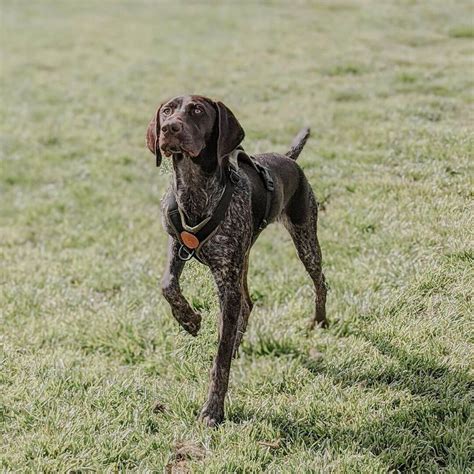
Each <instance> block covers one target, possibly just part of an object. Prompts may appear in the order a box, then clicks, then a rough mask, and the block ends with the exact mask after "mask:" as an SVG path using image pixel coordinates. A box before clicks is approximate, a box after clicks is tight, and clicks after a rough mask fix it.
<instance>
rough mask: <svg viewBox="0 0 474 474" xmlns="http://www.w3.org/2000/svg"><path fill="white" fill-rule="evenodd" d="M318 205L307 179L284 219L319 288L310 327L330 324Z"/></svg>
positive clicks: (294, 197) (304, 263)
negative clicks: (328, 320)
mask: <svg viewBox="0 0 474 474" xmlns="http://www.w3.org/2000/svg"><path fill="white" fill-rule="evenodd" d="M317 220H318V204H317V202H316V199H315V198H314V195H313V192H312V190H311V189H310V188H309V185H307V183H306V182H304V183H303V189H301V190H300V191H299V192H298V191H297V193H296V195H295V196H293V198H292V202H290V205H289V206H288V208H287V209H286V216H285V217H284V219H283V223H284V225H285V227H286V228H287V229H288V232H289V233H290V235H291V238H292V239H293V242H294V244H295V246H296V251H297V252H298V256H299V258H300V260H301V261H302V262H303V265H304V266H305V268H306V271H307V272H308V273H309V275H310V277H311V279H312V280H313V283H314V289H315V305H316V309H315V313H314V316H313V318H312V320H311V322H310V325H309V328H310V329H313V328H314V327H315V326H316V325H318V326H321V327H327V319H326V292H327V288H326V281H325V278H324V273H323V272H322V268H321V260H322V259H321V247H320V246H319V242H318V236H317Z"/></svg>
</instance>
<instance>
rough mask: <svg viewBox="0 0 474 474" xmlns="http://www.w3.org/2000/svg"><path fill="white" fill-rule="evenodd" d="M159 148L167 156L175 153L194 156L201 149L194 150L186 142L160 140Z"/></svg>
mask: <svg viewBox="0 0 474 474" xmlns="http://www.w3.org/2000/svg"><path fill="white" fill-rule="evenodd" d="M160 148H161V151H162V152H163V154H164V155H165V156H167V157H170V156H173V155H177V154H182V155H187V156H190V157H191V158H196V157H197V156H198V155H199V153H200V152H201V150H195V149H194V148H193V147H191V146H187V145H186V144H183V143H179V142H172V143H167V142H162V143H161V144H160Z"/></svg>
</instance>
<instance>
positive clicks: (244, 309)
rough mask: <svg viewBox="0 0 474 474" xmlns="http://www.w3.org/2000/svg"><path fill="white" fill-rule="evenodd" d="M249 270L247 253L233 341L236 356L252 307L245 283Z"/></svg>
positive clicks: (235, 355)
mask: <svg viewBox="0 0 474 474" xmlns="http://www.w3.org/2000/svg"><path fill="white" fill-rule="evenodd" d="M248 270H249V255H248V254H247V255H246V257H245V260H244V266H243V271H242V282H241V289H242V306H241V307H240V315H239V322H238V324H237V335H236V337H235V343H234V357H237V353H238V350H239V346H240V343H241V342H242V338H243V337H244V334H245V331H246V329H247V324H248V321H249V316H250V312H251V311H252V308H253V303H252V299H251V298H250V293H249V287H248V283H247V275H248Z"/></svg>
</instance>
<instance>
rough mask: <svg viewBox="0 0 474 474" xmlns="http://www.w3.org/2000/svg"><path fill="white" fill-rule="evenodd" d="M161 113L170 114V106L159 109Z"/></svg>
mask: <svg viewBox="0 0 474 474" xmlns="http://www.w3.org/2000/svg"><path fill="white" fill-rule="evenodd" d="M161 113H162V114H163V115H170V114H171V107H165V108H164V109H163V110H162V111H161Z"/></svg>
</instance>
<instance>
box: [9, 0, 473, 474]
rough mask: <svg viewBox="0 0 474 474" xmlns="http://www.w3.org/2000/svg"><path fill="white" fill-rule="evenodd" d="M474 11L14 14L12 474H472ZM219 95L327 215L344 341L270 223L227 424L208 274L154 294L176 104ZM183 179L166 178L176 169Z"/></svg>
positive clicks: (300, 5)
mask: <svg viewBox="0 0 474 474" xmlns="http://www.w3.org/2000/svg"><path fill="white" fill-rule="evenodd" d="M473 11H474V7H473V4H472V2H469V1H465V2H462V1H457V2H446V1H429V2H416V1H409V0H406V1H402V0H400V1H397V2H377V1H357V2H356V1H354V2H352V1H345V2H343V1H334V2H332V1H329V0H328V1H324V2H305V1H301V2H296V3H294V2H291V3H290V2H277V1H268V2H239V3H237V2H222V3H221V2H210V1H209V2H183V3H180V2H156V3H155V2H151V1H146V2H145V1H136V2H134V1H131V0H130V1H117V2H112V1H109V0H107V1H99V0H97V1H92V0H87V1H85V2H73V1H68V2H60V1H57V2H53V1H41V2H27V1H6V0H2V1H1V44H2V50H3V53H2V59H1V81H2V82H1V111H0V113H1V130H2V138H1V140H2V142H1V153H2V158H1V178H0V186H1V188H0V193H1V204H0V206H1V214H0V265H1V268H0V272H1V273H0V282H1V286H0V311H1V345H2V356H1V364H2V366H1V373H0V378H1V383H2V387H1V392H0V393H1V407H0V420H1V430H2V434H1V445H0V466H1V468H2V469H3V470H5V471H17V472H25V471H27V472H40V471H42V472H66V471H71V472H72V471H74V472H85V471H87V470H95V471H99V472H103V471H116V470H120V471H122V470H123V471H133V470H136V471H137V472H147V471H155V472H162V471H163V468H165V466H167V467H166V469H167V470H168V472H188V470H189V472H208V473H211V472H212V473H213V472H223V473H224V472H225V473H227V472H242V473H243V472H246V473H250V472H262V471H266V472H275V473H276V472H345V473H352V472H367V473H374V472H387V471H397V470H398V471H416V472H436V471H445V472H450V473H454V472H459V473H462V472H468V471H470V470H471V472H472V468H473V462H474V458H473V451H474V447H473V439H474V418H473V414H472V403H473V389H474V383H473V380H474V379H473V372H472V368H473V345H472V343H473V333H474V327H473V313H472V291H471V290H472V277H473V271H472V248H473V245H472V244H473V239H472V227H471V226H472V219H471V216H472V210H473V209H472V184H473V183H472V176H473V166H472V157H473V152H474V139H473V131H474V130H473V128H474V127H473V118H474V117H473V113H472V112H473V109H472V98H473V95H472V93H473V76H474V70H473V38H474V26H473V14H474V13H473ZM186 92H196V93H201V94H204V95H209V96H211V97H214V98H217V99H220V100H222V101H224V102H225V103H226V104H227V105H229V107H230V108H231V109H233V110H234V112H235V113H236V115H237V117H238V118H239V119H240V121H241V123H242V125H243V126H244V128H245V129H246V132H247V138H246V140H245V142H244V146H245V147H246V149H247V150H248V151H249V152H261V151H268V150H274V151H280V152H284V151H286V149H287V146H288V144H289V143H290V141H291V139H292V137H293V135H294V134H295V133H296V132H297V131H298V130H299V128H300V127H301V126H303V125H304V124H308V125H310V126H311V127H312V130H313V135H312V139H311V140H310V142H309V143H308V145H307V147H306V148H305V150H304V152H303V154H302V156H301V158H300V160H301V161H300V163H301V165H302V167H303V168H304V170H305V172H306V174H307V176H308V177H309V180H310V182H311V183H312V185H313V188H314V190H315V192H316V194H317V196H318V198H319V200H320V201H321V203H322V212H321V217H320V231H319V232H320V241H321V245H322V248H323V252H324V259H325V267H324V268H325V272H326V276H327V279H328V281H329V285H330V288H331V291H330V292H329V294H328V317H329V318H330V321H331V325H330V328H329V329H328V330H325V331H322V330H319V331H316V332H314V333H312V334H309V335H308V334H306V331H305V326H306V323H307V321H308V320H309V318H310V316H311V314H312V312H313V298H312V286H311V284H310V280H309V278H308V276H307V275H306V273H305V271H304V269H303V266H302V264H301V263H300V261H299V260H298V258H297V257H296V253H295V251H294V248H293V245H292V243H291V241H290V238H289V236H288V235H287V234H286V233H285V231H284V230H283V229H282V228H280V227H278V226H271V227H270V228H269V229H267V230H266V231H265V233H264V234H263V235H262V237H261V239H260V240H259V241H258V243H257V244H256V246H255V248H254V250H253V252H252V258H251V268H250V288H251V293H252V294H253V297H254V300H255V301H256V307H255V309H254V312H253V314H252V317H251V321H250V326H249V330H248V332H247V335H246V338H245V342H244V345H243V352H242V354H241V356H240V358H239V359H237V360H236V361H235V362H234V363H233V370H232V375H231V387H230V391H229V396H228V401H227V406H226V422H225V424H224V425H222V426H221V427H220V428H219V429H218V430H210V429H206V428H204V427H203V426H201V425H200V424H199V423H198V422H197V421H196V415H197V413H198V411H199V408H200V406H201V404H202V403H203V402H204V400H205V395H206V391H207V381H208V375H207V374H208V370H209V367H210V364H211V360H212V357H213V355H214V353H215V348H216V338H217V333H216V319H217V311H218V305H217V299H216V296H215V292H214V287H213V283H212V280H211V278H210V276H209V274H208V272H207V270H206V269H205V268H204V267H202V266H200V265H199V264H198V263H192V264H191V265H189V266H188V268H187V270H186V271H185V275H184V283H183V286H184V290H185V294H186V295H187V296H188V297H189V299H190V301H192V304H193V305H194V306H195V307H196V308H198V309H199V311H200V312H201V313H202V314H203V327H202V330H201V333H200V335H199V337H197V338H192V337H190V336H188V335H187V334H184V333H183V332H182V331H180V330H179V329H178V326H177V324H176V323H175V322H174V320H173V319H172V317H171V314H170V311H169V309H168V307H167V305H166V304H165V302H164V300H163V298H162V297H161V294H160V291H159V280H160V278H161V272H162V269H163V267H164V260H165V254H166V249H165V242H166V239H165V234H164V232H163V230H162V228H161V225H160V217H159V200H160V197H161V195H162V194H163V192H164V190H165V188H166V186H167V182H168V180H169V174H170V171H169V169H170V168H169V163H168V166H164V167H163V168H162V169H157V168H155V166H154V158H153V156H152V155H151V154H150V153H149V152H148V151H147V150H146V149H145V146H144V134H145V129H146V126H147V123H148V121H149V119H150V118H151V116H152V114H153V112H154V110H155V108H156V106H157V105H158V104H159V103H160V101H161V100H163V99H166V98H167V97H170V96H173V95H178V94H181V93H186ZM165 161H166V160H165Z"/></svg>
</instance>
